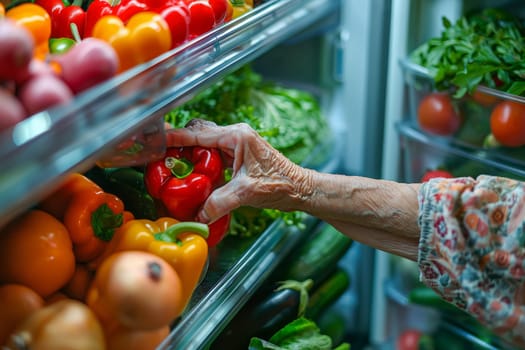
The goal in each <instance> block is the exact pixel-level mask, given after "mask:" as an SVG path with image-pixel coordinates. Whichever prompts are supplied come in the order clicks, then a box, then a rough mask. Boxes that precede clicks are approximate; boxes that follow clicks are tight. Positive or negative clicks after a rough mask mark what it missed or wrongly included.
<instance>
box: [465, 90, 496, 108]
mask: <svg viewBox="0 0 525 350" xmlns="http://www.w3.org/2000/svg"><path fill="white" fill-rule="evenodd" d="M471 97H472V99H473V100H474V101H475V102H476V103H478V104H480V105H482V106H485V107H490V106H493V105H494V104H496V102H498V97H497V96H494V95H490V94H488V93H486V92H483V91H480V90H477V89H476V91H474V92H473V93H472V95H471Z"/></svg>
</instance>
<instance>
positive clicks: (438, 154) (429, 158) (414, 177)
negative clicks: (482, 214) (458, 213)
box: [398, 121, 525, 182]
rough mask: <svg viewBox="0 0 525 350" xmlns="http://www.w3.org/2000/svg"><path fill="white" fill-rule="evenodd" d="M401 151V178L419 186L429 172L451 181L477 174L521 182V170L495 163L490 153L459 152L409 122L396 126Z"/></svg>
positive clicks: (524, 177)
mask: <svg viewBox="0 0 525 350" xmlns="http://www.w3.org/2000/svg"><path fill="white" fill-rule="evenodd" d="M398 131H399V135H400V141H401V142H400V145H401V149H402V161H403V168H402V171H403V178H404V180H405V181H407V182H419V181H420V180H421V178H422V177H423V175H424V174H425V173H426V172H427V171H429V170H436V169H441V170H446V171H448V172H450V173H451V174H452V175H453V176H455V177H462V176H471V177H476V176H478V175H481V174H486V175H495V176H506V177H510V178H513V179H517V180H521V181H524V180H525V168H523V167H519V166H512V165H507V164H504V163H501V162H498V161H497V160H495V159H494V158H493V157H492V156H491V154H490V152H486V151H484V150H478V151H476V152H473V151H472V149H468V148H462V147H459V146H457V145H453V144H451V143H449V142H446V141H444V140H441V139H436V138H435V137H433V136H431V135H429V134H427V133H425V132H422V131H421V130H419V129H417V128H415V127H414V126H413V125H412V124H411V123H410V122H408V121H407V122H404V123H401V124H399V125H398Z"/></svg>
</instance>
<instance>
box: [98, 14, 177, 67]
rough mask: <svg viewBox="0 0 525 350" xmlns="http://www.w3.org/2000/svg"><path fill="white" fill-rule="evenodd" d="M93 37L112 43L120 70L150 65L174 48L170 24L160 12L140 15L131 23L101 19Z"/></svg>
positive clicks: (115, 19) (108, 17)
mask: <svg viewBox="0 0 525 350" xmlns="http://www.w3.org/2000/svg"><path fill="white" fill-rule="evenodd" d="M92 36H93V37H95V38H98V39H102V40H104V41H106V42H108V43H109V44H110V45H111V46H112V47H113V48H114V49H115V51H116V52H117V55H118V57H119V61H120V69H119V71H120V72H122V71H125V70H127V69H129V68H132V67H134V66H136V65H138V64H141V63H144V62H147V61H149V60H151V59H153V58H155V57H157V56H158V55H160V54H162V53H164V52H167V51H168V50H169V49H170V48H171V32H170V28H169V26H168V23H167V22H166V21H165V20H164V19H163V18H162V17H161V15H159V14H158V13H155V12H152V11H144V12H139V13H137V14H135V15H133V16H132V17H131V18H130V19H129V21H128V22H127V24H124V22H122V20H121V19H120V18H119V17H117V16H113V15H107V16H103V17H101V18H100V19H99V20H98V21H97V23H95V26H94V27H93V32H92Z"/></svg>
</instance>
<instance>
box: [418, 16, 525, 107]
mask: <svg viewBox="0 0 525 350" xmlns="http://www.w3.org/2000/svg"><path fill="white" fill-rule="evenodd" d="M442 23H443V27H444V29H443V31H442V32H441V36H439V37H435V38H432V39H430V40H428V41H427V42H425V43H424V44H423V45H421V46H419V47H418V48H416V49H415V50H414V51H413V52H412V53H411V55H410V59H411V60H412V61H413V62H414V63H417V64H419V65H421V66H423V67H426V68H427V69H428V70H429V72H430V74H431V76H432V77H433V78H434V81H435V83H436V87H437V88H438V89H442V90H447V89H451V88H452V89H455V90H456V91H455V95H456V97H461V96H463V95H464V94H465V93H467V92H472V91H473V90H474V89H475V88H476V86H478V85H479V84H482V85H485V86H488V87H491V88H495V89H499V90H502V91H506V92H509V93H512V94H515V95H523V94H524V93H525V81H524V80H525V60H523V57H525V39H524V33H525V29H524V26H523V23H522V22H521V21H520V19H518V18H517V17H515V16H513V15H511V14H509V13H506V12H503V11H501V10H498V9H493V8H489V9H485V10H483V11H482V12H476V13H474V14H470V15H464V16H462V17H461V18H459V19H458V20H457V21H456V22H455V23H451V22H450V20H448V19H447V18H445V17H444V18H443V19H442Z"/></svg>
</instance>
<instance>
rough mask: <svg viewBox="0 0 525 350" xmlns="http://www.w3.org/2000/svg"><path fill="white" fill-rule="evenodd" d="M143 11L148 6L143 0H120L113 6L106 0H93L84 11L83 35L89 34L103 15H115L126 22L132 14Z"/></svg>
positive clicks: (87, 35) (146, 9)
mask: <svg viewBox="0 0 525 350" xmlns="http://www.w3.org/2000/svg"><path fill="white" fill-rule="evenodd" d="M143 11H148V6H147V4H146V3H144V2H143V1H138V0H122V1H120V2H119V3H118V5H115V6H113V5H112V3H111V2H109V1H107V0H93V2H91V4H89V7H88V9H87V12H86V26H85V27H84V37H89V36H91V34H92V32H93V28H94V27H95V24H96V23H97V22H98V20H99V19H100V18H101V17H103V16H105V15H114V16H117V17H118V18H120V19H121V20H122V22H124V23H126V22H127V21H128V20H129V19H130V18H131V17H133V15H135V14H137V13H139V12H143Z"/></svg>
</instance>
